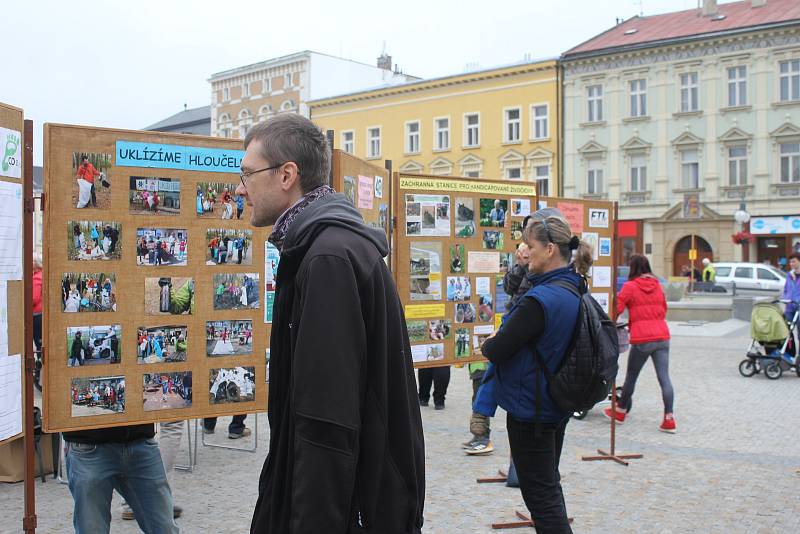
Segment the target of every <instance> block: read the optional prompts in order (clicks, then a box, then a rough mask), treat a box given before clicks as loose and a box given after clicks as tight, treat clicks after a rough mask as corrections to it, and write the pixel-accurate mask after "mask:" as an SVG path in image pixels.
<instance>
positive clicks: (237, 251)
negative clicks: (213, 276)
mask: <svg viewBox="0 0 800 534" xmlns="http://www.w3.org/2000/svg"><path fill="white" fill-rule="evenodd" d="M226 264H233V265H252V264H253V231H252V230H238V229H234V228H209V229H208V230H206V265H226Z"/></svg>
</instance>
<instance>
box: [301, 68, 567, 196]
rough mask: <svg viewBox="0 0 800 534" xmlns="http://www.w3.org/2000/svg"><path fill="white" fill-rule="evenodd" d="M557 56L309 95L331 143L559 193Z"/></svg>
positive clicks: (429, 169) (402, 163) (416, 167)
mask: <svg viewBox="0 0 800 534" xmlns="http://www.w3.org/2000/svg"><path fill="white" fill-rule="evenodd" d="M559 96H560V80H559V70H558V64H557V62H556V61H555V60H552V61H540V62H535V63H522V64H518V65H513V66H507V67H500V68H495V69H489V70H482V71H478V72H471V73H466V74H460V75H456V76H448V77H444V78H436V79H432V80H424V81H419V82H411V83H405V84H402V85H396V86H393V87H386V88H380V89H375V90H369V91H362V92H357V93H351V94H347V95H340V96H336V97H332V98H325V99H320V100H313V101H311V102H309V104H308V105H309V111H310V115H311V119H312V120H313V121H314V122H316V123H317V124H318V125H319V126H320V127H321V128H323V129H324V130H333V131H334V140H335V146H336V148H340V149H342V150H344V151H346V152H350V153H352V154H354V155H356V156H357V157H360V158H364V159H367V160H386V159H388V160H392V165H393V169H394V170H399V171H401V172H413V173H424V174H435V175H457V176H469V177H473V178H490V179H498V178H505V179H508V180H527V181H535V182H536V183H537V188H538V191H539V194H540V195H557V194H558V192H559V190H560V183H559V178H558V177H559V169H558V162H559V152H558V150H559V139H560V138H561V130H560V121H559V118H560V115H561V110H560V107H559V106H560V104H559Z"/></svg>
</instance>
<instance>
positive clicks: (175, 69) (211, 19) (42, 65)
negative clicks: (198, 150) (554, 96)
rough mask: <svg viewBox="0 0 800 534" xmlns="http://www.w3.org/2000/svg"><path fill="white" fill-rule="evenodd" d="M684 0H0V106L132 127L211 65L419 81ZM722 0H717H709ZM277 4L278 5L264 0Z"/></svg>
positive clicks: (196, 85)
mask: <svg viewBox="0 0 800 534" xmlns="http://www.w3.org/2000/svg"><path fill="white" fill-rule="evenodd" d="M697 3H698V0H516V1H503V0H494V1H489V2H487V1H486V0H459V1H451V0H404V1H402V2H378V1H375V0H369V1H367V0H339V1H337V2H330V1H318V2H313V1H306V0H291V1H286V2H279V1H276V0H272V1H267V0H252V1H236V0H229V1H218V0H216V1H213V2H211V1H207V0H193V1H183V0H160V1H151V0H138V1H137V2H117V1H112V0H107V1H81V0H74V1H72V2H65V1H64V0H28V1H27V2H22V1H16V2H6V3H5V4H6V5H4V6H3V11H2V21H0V24H2V33H1V34H0V51H1V53H2V59H0V65H1V66H2V67H0V69H1V70H0V102H5V103H8V104H12V105H15V106H18V107H21V108H23V109H24V110H25V115H26V117H27V118H29V119H33V120H34V122H35V125H36V139H35V143H36V157H35V158H34V159H35V163H36V164H37V165H40V164H41V159H42V158H41V126H42V124H43V123H44V122H60V123H69V124H84V125H91V126H107V127H115V128H131V129H139V128H144V127H146V126H148V125H150V124H153V123H155V122H158V121H159V120H161V119H164V118H166V117H168V116H170V115H172V114H174V113H177V112H178V111H180V110H181V109H183V105H184V103H185V104H187V105H188V106H189V107H190V108H191V107H198V106H203V105H207V104H209V103H210V85H209V84H208V82H207V81H206V80H207V79H208V77H209V76H210V75H211V74H212V73H214V72H219V71H222V70H226V69H230V68H233V67H237V66H241V65H246V64H249V63H255V62H258V61H263V60H266V59H269V58H274V57H278V56H282V55H285V54H290V53H292V52H297V51H301V50H314V51H318V52H324V53H327V54H332V55H337V56H342V57H345V58H349V59H354V60H357V61H363V62H365V63H370V64H374V63H375V59H376V58H377V56H378V55H380V53H381V50H382V49H383V45H384V42H385V43H386V50H387V52H388V53H389V54H390V55H392V56H393V58H394V62H395V63H396V64H398V65H399V66H400V68H401V69H402V70H403V71H404V72H406V73H408V74H413V75H415V76H420V77H423V78H428V77H435V76H443V75H447V74H456V73H459V72H463V71H464V70H465V67H466V66H467V65H471V66H472V68H471V69H470V70H473V69H474V66H475V64H477V65H478V66H480V67H481V68H487V67H492V66H496V65H503V64H508V63H513V62H516V61H520V60H522V59H523V58H524V57H525V55H526V54H530V56H531V57H532V58H534V59H538V58H548V57H557V56H558V55H559V54H561V53H562V52H563V51H565V50H567V49H569V48H571V47H573V46H575V45H577V44H579V43H580V42H582V41H584V40H586V39H588V38H590V37H592V36H594V35H596V34H598V33H600V32H602V31H604V30H606V29H608V28H609V27H611V26H613V25H614V22H615V18H616V17H620V18H629V17H632V16H634V15H637V14H639V13H640V11H642V12H644V14H645V15H654V14H658V13H664V12H667V11H677V10H681V9H691V8H695V7H697ZM720 3H723V2H720ZM278 6H280V7H278Z"/></svg>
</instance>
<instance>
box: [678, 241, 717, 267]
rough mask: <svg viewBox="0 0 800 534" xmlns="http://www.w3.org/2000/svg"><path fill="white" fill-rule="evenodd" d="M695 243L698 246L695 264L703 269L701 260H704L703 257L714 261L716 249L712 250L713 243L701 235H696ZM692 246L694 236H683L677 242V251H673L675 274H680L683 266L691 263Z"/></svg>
mask: <svg viewBox="0 0 800 534" xmlns="http://www.w3.org/2000/svg"><path fill="white" fill-rule="evenodd" d="M694 245H695V247H696V248H697V260H696V261H695V262H694V266H695V267H696V268H698V269H700V270H701V271H702V270H703V269H702V267H701V265H702V263H701V262H702V261H703V258H708V259H709V260H711V261H714V251H713V250H711V245H709V244H708V241H706V240H705V239H703V238H702V237H700V236H699V235H695V236H694ZM691 248H692V236H690V235H687V236H685V237H682V238H681V239H680V240H679V241H678V242H677V243H676V244H675V251H674V252H673V253H672V275H673V276H680V275H681V272H682V271H683V267H684V266H688V265H689V264H690V263H691V262H690V261H689V249H691Z"/></svg>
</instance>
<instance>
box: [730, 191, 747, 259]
mask: <svg viewBox="0 0 800 534" xmlns="http://www.w3.org/2000/svg"><path fill="white" fill-rule="evenodd" d="M733 218H734V219H735V220H736V222H737V223H739V224H741V225H742V232H741V234H740V235H742V236H743V237H744V236H747V234H749V232H750V224H749V223H750V214H749V213H747V205H746V204H745V201H744V198H742V201H741V203H740V204H739V209H738V210H737V211H736V213H734V214H733ZM741 244H742V261H745V262H747V261H750V243H749V242H748V241H747V240H746V239H745V240H743V241H742V242H741Z"/></svg>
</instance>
